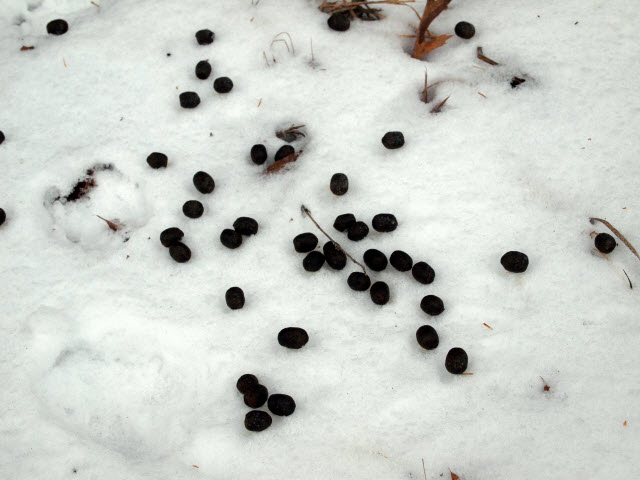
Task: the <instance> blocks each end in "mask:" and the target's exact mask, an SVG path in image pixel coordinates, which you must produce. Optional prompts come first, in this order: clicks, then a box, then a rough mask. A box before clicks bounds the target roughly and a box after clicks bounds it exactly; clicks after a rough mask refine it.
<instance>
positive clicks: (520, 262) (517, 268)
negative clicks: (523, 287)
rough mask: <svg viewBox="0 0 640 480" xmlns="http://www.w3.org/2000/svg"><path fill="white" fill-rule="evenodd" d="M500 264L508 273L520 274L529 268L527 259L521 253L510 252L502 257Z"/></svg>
mask: <svg viewBox="0 0 640 480" xmlns="http://www.w3.org/2000/svg"><path fill="white" fill-rule="evenodd" d="M500 263H501V264H502V266H503V267H504V269H505V270H506V271H508V272H513V273H522V272H524V271H525V270H526V269H527V267H528V266H529V257H527V256H526V255H525V254H524V253H522V252H516V251H511V252H507V253H505V254H504V255H503V256H502V258H501V259H500Z"/></svg>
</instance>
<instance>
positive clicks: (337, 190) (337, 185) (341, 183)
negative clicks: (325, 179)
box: [329, 173, 349, 196]
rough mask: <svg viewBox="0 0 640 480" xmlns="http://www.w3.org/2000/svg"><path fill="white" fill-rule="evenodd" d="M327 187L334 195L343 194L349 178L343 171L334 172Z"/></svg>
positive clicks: (347, 186) (345, 191) (347, 187)
mask: <svg viewBox="0 0 640 480" xmlns="http://www.w3.org/2000/svg"><path fill="white" fill-rule="evenodd" d="M329 188H330V189H331V192H332V193H333V194H334V195H338V196H341V195H344V194H345V193H347V191H348V190H349V179H348V178H347V176H346V175H345V174H344V173H335V174H334V175H333V176H332V177H331V182H330V183H329Z"/></svg>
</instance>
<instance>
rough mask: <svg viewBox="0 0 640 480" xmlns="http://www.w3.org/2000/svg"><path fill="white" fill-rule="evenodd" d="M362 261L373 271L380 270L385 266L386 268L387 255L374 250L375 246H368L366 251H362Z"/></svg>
mask: <svg viewBox="0 0 640 480" xmlns="http://www.w3.org/2000/svg"><path fill="white" fill-rule="evenodd" d="M363 258H364V263H366V264H367V267H369V268H370V269H371V270H373V271H375V272H381V271H382V270H384V269H385V268H387V263H388V261H387V257H386V255H385V254H384V253H382V252H381V251H380V250H376V249H375V248H370V249H369V250H367V251H366V252H364V256H363Z"/></svg>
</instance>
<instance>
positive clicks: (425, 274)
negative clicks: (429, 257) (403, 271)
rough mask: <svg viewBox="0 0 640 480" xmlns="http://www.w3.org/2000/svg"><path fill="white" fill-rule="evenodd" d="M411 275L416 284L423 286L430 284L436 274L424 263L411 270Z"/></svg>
mask: <svg viewBox="0 0 640 480" xmlns="http://www.w3.org/2000/svg"><path fill="white" fill-rule="evenodd" d="M411 275H413V278H415V279H416V280H417V281H418V282H420V283H423V284H425V285H428V284H430V283H431V282H433V280H434V279H435V278H436V272H434V271H433V268H431V266H430V265H429V264H428V263H426V262H418V263H416V264H415V265H414V266H413V268H412V269H411Z"/></svg>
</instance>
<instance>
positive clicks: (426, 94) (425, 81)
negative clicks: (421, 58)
mask: <svg viewBox="0 0 640 480" xmlns="http://www.w3.org/2000/svg"><path fill="white" fill-rule="evenodd" d="M428 89H429V87H428V86H427V70H426V69H425V71H424V97H423V99H422V101H423V102H424V103H429V94H428V93H427V90H428Z"/></svg>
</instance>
